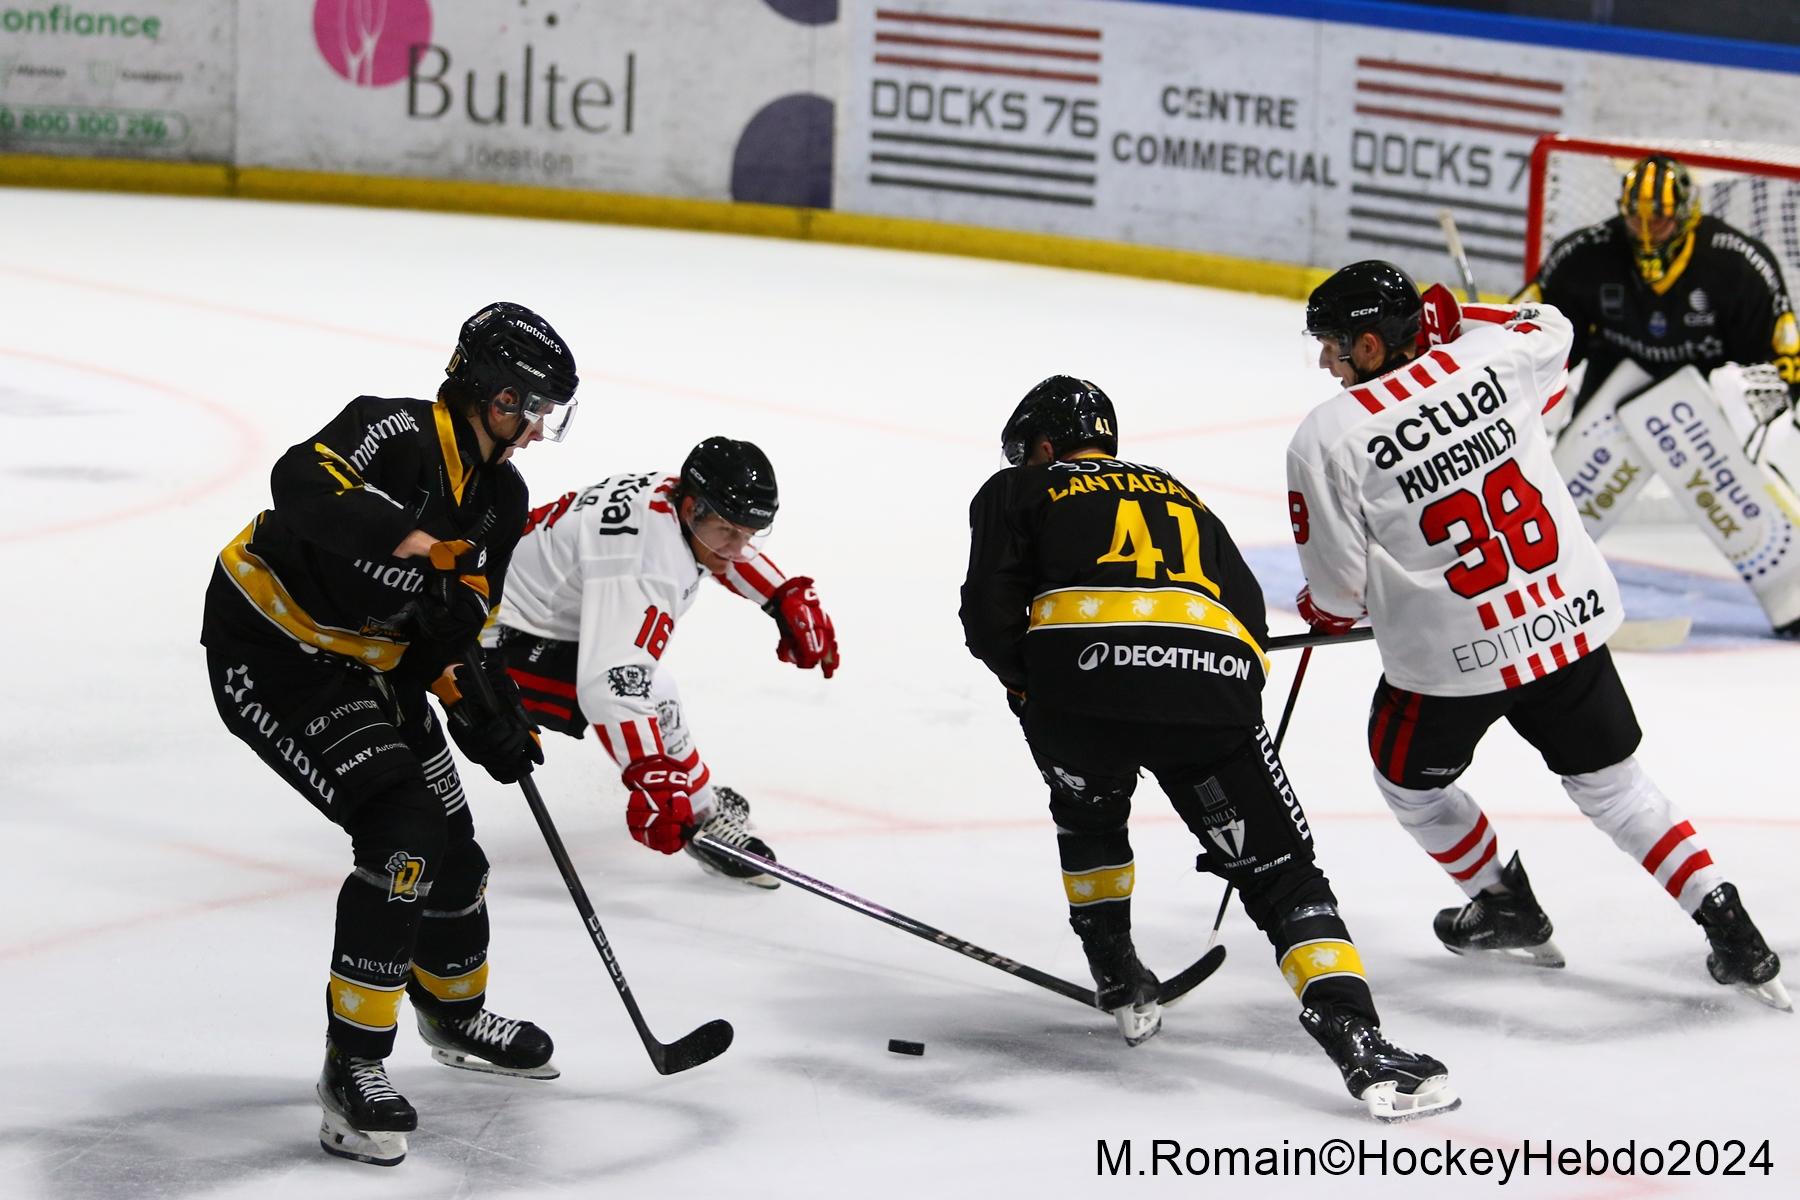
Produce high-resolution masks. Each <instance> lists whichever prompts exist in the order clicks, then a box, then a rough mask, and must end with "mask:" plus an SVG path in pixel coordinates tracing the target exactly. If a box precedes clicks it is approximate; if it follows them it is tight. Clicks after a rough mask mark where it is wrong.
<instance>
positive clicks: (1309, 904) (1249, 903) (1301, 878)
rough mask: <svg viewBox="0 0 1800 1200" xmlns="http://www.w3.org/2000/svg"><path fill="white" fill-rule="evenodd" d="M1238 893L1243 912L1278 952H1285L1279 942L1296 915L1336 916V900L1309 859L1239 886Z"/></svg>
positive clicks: (1295, 862)
mask: <svg viewBox="0 0 1800 1200" xmlns="http://www.w3.org/2000/svg"><path fill="white" fill-rule="evenodd" d="M1238 892H1239V894H1240V895H1242V896H1243V899H1244V912H1245V913H1247V914H1248V915H1249V917H1250V919H1251V920H1252V921H1253V922H1255V924H1256V927H1257V928H1258V929H1260V930H1262V931H1263V933H1264V934H1266V935H1268V938H1269V941H1270V942H1272V943H1274V945H1275V947H1276V949H1277V950H1278V951H1279V950H1281V949H1284V948H1285V947H1284V945H1283V943H1282V942H1281V941H1280V940H1279V939H1280V937H1281V936H1282V932H1283V929H1284V928H1285V926H1286V925H1287V924H1288V923H1290V922H1291V921H1292V920H1295V919H1297V918H1296V917H1295V914H1301V913H1310V912H1312V911H1314V910H1327V911H1329V912H1331V913H1332V914H1333V915H1334V916H1335V914H1336V912H1337V896H1336V895H1335V894H1334V893H1333V892H1332V890H1331V881H1330V880H1328V879H1326V878H1325V872H1323V871H1321V870H1319V867H1318V864H1316V863H1314V862H1313V861H1312V860H1311V859H1304V860H1301V859H1296V860H1292V861H1290V862H1288V863H1284V864H1283V865H1282V866H1280V867H1277V868H1276V869H1275V870H1273V871H1269V872H1267V873H1265V874H1263V875H1261V876H1258V877H1256V878H1254V879H1251V880H1247V881H1245V882H1244V883H1240V884H1239V885H1238Z"/></svg>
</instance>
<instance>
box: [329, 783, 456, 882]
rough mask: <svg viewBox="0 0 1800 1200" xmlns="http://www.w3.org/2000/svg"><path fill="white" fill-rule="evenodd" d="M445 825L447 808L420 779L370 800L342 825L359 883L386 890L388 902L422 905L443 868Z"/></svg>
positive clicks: (445, 839) (445, 848)
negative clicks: (352, 853)
mask: <svg viewBox="0 0 1800 1200" xmlns="http://www.w3.org/2000/svg"><path fill="white" fill-rule="evenodd" d="M446 826H447V818H446V817H445V815H444V810H443V808H442V807H441V806H440V805H439V803H438V800H437V797H436V796H435V795H433V794H432V793H431V792H430V791H429V790H428V789H427V788H426V787H425V785H424V782H423V780H421V779H418V778H414V779H411V780H409V781H408V782H407V783H406V784H404V785H403V786H400V787H395V788H391V789H389V790H388V791H385V792H383V793H381V794H379V795H376V796H370V797H367V798H366V799H364V800H363V802H362V803H361V804H360V805H358V807H357V809H356V811H355V812H354V813H352V814H351V816H350V817H349V818H348V819H347V820H346V821H345V823H344V827H345V828H346V829H347V830H348V831H349V833H350V838H351V845H352V848H353V850H354V857H355V860H356V871H355V878H357V879H360V880H362V882H364V883H366V884H369V885H370V886H371V887H375V888H378V889H381V890H384V891H386V893H387V897H388V899H389V900H395V901H403V902H407V903H413V902H417V901H421V900H424V899H425V898H426V897H427V896H428V895H429V894H430V892H431V887H432V884H433V881H434V880H435V879H436V877H437V875H438V873H439V872H440V871H441V870H442V868H443V866H444V860H445V857H446V854H447V851H448V849H449V845H450V838H449V834H448V830H447V828H446Z"/></svg>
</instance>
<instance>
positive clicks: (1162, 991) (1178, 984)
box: [1156, 946, 1225, 1005]
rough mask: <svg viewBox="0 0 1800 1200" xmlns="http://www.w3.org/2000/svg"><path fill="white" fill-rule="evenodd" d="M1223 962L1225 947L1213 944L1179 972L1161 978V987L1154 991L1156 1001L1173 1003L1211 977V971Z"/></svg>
mask: <svg viewBox="0 0 1800 1200" xmlns="http://www.w3.org/2000/svg"><path fill="white" fill-rule="evenodd" d="M1224 962H1225V947H1223V946H1214V947H1213V948H1212V949H1211V950H1208V951H1207V952H1206V953H1205V954H1202V955H1201V956H1200V957H1199V958H1198V959H1196V960H1195V961H1194V963H1193V964H1192V965H1191V966H1188V967H1186V968H1184V969H1183V970H1182V971H1181V973H1180V974H1178V975H1175V976H1172V977H1171V978H1168V979H1165V980H1163V981H1162V987H1161V988H1159V989H1158V990H1157V993H1156V1001H1157V1003H1158V1004H1163V1005H1169V1004H1173V1003H1175V1002H1176V1001H1177V1000H1179V999H1181V998H1182V997H1183V996H1185V995H1187V994H1188V993H1189V992H1191V991H1193V990H1194V989H1195V988H1197V987H1199V986H1200V985H1201V984H1203V983H1205V982H1206V981H1207V980H1208V979H1210V978H1212V974H1213V972H1214V971H1217V970H1218V969H1219V967H1220V966H1222V965H1223V964H1224Z"/></svg>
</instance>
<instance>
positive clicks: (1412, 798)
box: [1375, 769, 1467, 825]
mask: <svg viewBox="0 0 1800 1200" xmlns="http://www.w3.org/2000/svg"><path fill="white" fill-rule="evenodd" d="M1375 788H1376V790H1377V791H1379V792H1380V793H1381V798H1382V799H1383V800H1385V801H1387V806H1388V808H1389V809H1390V810H1392V812H1393V814H1394V816H1395V818H1397V819H1398V820H1399V822H1400V823H1401V824H1402V825H1424V824H1429V823H1430V821H1431V819H1432V818H1433V816H1434V815H1436V814H1437V813H1439V812H1441V811H1442V810H1443V809H1444V807H1445V806H1446V805H1448V804H1450V803H1452V802H1453V800H1454V798H1455V797H1456V796H1459V795H1465V796H1466V795H1467V793H1465V792H1463V790H1462V789H1461V788H1459V787H1457V786H1455V785H1454V784H1452V785H1451V786H1449V787H1441V788H1409V787H1401V786H1400V785H1399V784H1397V783H1395V782H1394V781H1393V780H1391V779H1389V778H1388V777H1387V776H1385V775H1383V774H1382V773H1381V771H1380V770H1379V769H1377V770H1376V771H1375Z"/></svg>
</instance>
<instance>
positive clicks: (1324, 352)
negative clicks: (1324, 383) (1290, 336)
mask: <svg viewBox="0 0 1800 1200" xmlns="http://www.w3.org/2000/svg"><path fill="white" fill-rule="evenodd" d="M1354 342H1355V339H1354V338H1350V337H1347V336H1345V335H1344V334H1341V333H1332V332H1329V331H1327V330H1323V329H1304V330H1302V331H1301V340H1300V346H1301V355H1302V361H1303V362H1305V364H1306V365H1307V366H1309V367H1315V368H1317V369H1319V370H1322V371H1329V370H1331V368H1332V365H1333V364H1334V363H1341V362H1349V361H1350V347H1351V345H1352V344H1354Z"/></svg>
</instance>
